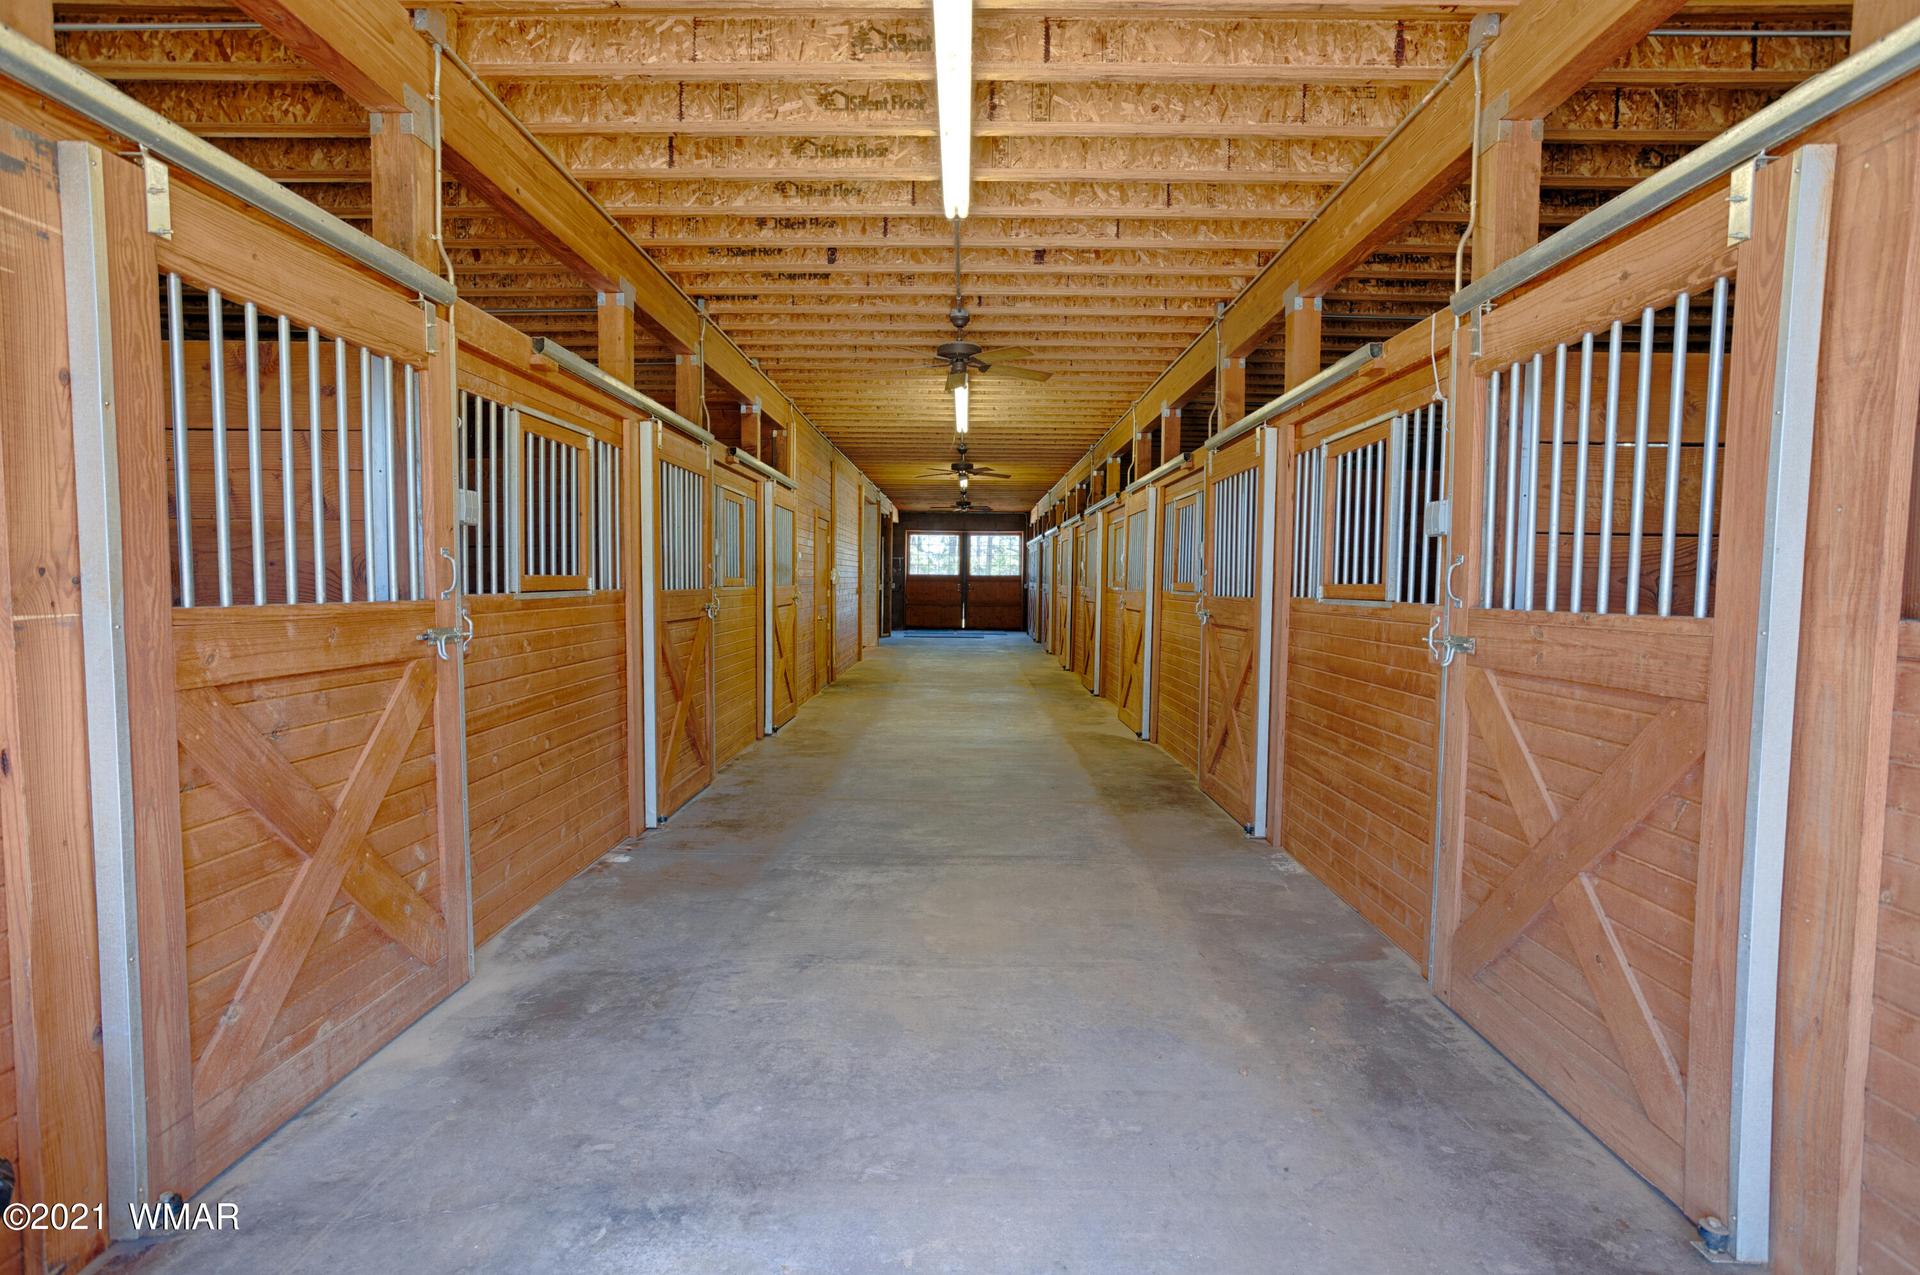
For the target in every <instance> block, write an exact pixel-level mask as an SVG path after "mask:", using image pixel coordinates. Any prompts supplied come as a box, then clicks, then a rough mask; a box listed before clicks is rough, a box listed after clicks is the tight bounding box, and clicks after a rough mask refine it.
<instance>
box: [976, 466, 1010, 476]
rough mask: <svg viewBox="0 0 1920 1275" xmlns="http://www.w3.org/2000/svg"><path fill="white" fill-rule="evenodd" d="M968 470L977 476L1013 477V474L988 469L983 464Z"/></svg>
mask: <svg viewBox="0 0 1920 1275" xmlns="http://www.w3.org/2000/svg"><path fill="white" fill-rule="evenodd" d="M967 472H968V473H970V474H972V475H973V476H974V477H975V478H1011V477H1013V475H1012V474H1003V473H1001V472H1000V471H999V470H997V469H988V468H986V467H985V466H981V467H980V468H978V469H970V470H968V471H967Z"/></svg>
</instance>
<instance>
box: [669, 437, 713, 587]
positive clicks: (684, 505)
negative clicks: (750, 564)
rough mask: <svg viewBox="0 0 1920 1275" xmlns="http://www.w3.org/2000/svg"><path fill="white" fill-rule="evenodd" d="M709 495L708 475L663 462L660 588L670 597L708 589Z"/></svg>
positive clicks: (670, 462)
mask: <svg viewBox="0 0 1920 1275" xmlns="http://www.w3.org/2000/svg"><path fill="white" fill-rule="evenodd" d="M706 495H707V478H706V475H705V474H697V473H695V472H694V471H692V470H691V469H684V468H682V467H681V466H679V465H676V464H674V463H673V462H672V461H670V460H663V461H661V462H660V587H661V589H663V590H665V591H667V592H669V593H673V592H679V591H683V590H687V589H699V588H703V587H704V586H705V585H706V572H705V567H704V566H703V564H702V562H701V559H702V558H703V557H704V556H705V555H704V552H703V550H702V541H703V540H704V539H705V533H706V507H707V500H706Z"/></svg>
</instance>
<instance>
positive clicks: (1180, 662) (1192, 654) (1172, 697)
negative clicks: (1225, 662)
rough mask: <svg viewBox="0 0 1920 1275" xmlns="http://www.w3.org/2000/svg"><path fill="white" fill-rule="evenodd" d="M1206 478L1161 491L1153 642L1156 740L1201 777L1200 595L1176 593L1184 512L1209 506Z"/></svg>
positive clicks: (1192, 476) (1186, 478)
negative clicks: (1188, 506)
mask: <svg viewBox="0 0 1920 1275" xmlns="http://www.w3.org/2000/svg"><path fill="white" fill-rule="evenodd" d="M1204 478H1205V476H1204V474H1201V473H1198V472H1194V473H1188V474H1185V475H1183V476H1180V477H1178V478H1177V479H1175V480H1173V481H1169V482H1167V483H1166V484H1165V485H1164V487H1163V490H1162V499H1161V509H1162V510H1163V512H1162V514H1161V519H1160V528H1161V530H1160V535H1159V537H1158V539H1159V542H1160V543H1159V544H1158V545H1157V546H1156V547H1155V550H1154V564H1155V575H1156V577H1157V578H1156V580H1155V581H1154V585H1153V587H1155V588H1157V589H1159V590H1160V599H1159V606H1158V611H1159V620H1158V623H1157V625H1156V627H1157V628H1158V630H1159V632H1158V633H1157V634H1156V635H1155V638H1154V672H1153V695H1154V710H1153V739H1154V742H1155V743H1157V744H1159V745H1160V747H1161V748H1163V749H1165V750H1166V752H1167V753H1168V755H1170V756H1171V757H1172V758H1173V759H1174V760H1175V761H1177V762H1179V763H1180V764H1181V765H1182V766H1184V767H1186V768H1187V770H1188V771H1189V772H1191V773H1197V771H1198V768H1199V760H1200V614H1199V610H1198V608H1197V604H1198V602H1199V592H1198V590H1197V589H1195V588H1190V587H1179V588H1176V587H1174V585H1173V583H1172V580H1173V576H1172V566H1171V560H1172V558H1173V555H1174V553H1175V549H1176V545H1175V537H1176V535H1177V534H1178V520H1179V510H1180V507H1181V505H1182V503H1183V502H1186V501H1188V500H1189V499H1191V500H1192V501H1194V502H1197V503H1199V504H1201V505H1202V506H1204V503H1205V497H1204V495H1203V494H1202V491H1201V488H1202V484H1203V482H1204Z"/></svg>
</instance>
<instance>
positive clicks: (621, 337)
mask: <svg viewBox="0 0 1920 1275" xmlns="http://www.w3.org/2000/svg"><path fill="white" fill-rule="evenodd" d="M597 304H598V307H599V316H598V321H599V331H600V348H599V355H600V370H601V371H602V372H605V373H606V374H607V375H608V376H611V377H612V378H613V379H614V380H616V381H618V382H620V383H621V384H622V385H632V384H633V296H632V294H631V293H629V292H627V291H626V290H625V289H622V290H621V291H619V292H602V293H600V294H599V295H598V297H597Z"/></svg>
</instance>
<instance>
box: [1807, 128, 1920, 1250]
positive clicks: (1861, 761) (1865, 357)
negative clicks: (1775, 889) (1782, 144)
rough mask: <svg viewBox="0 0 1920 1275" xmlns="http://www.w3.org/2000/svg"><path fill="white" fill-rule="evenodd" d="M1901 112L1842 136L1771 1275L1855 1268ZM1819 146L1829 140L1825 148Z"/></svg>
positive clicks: (1886, 664) (1909, 292)
mask: <svg viewBox="0 0 1920 1275" xmlns="http://www.w3.org/2000/svg"><path fill="white" fill-rule="evenodd" d="M1911 101H1912V99H1911V97H1907V96H1905V95H1900V94H1894V95H1892V98H1891V99H1889V102H1888V104H1887V105H1886V106H1882V107H1881V108H1879V109H1877V110H1873V111H1871V112H1870V113H1867V114H1865V115H1863V116H1862V117H1861V118H1859V119H1857V120H1853V121H1849V122H1848V123H1847V124H1845V125H1843V126H1842V127H1841V128H1839V129H1838V130H1836V132H1837V134H1838V136H1837V138H1836V140H1837V141H1838V142H1839V162H1838V166H1837V171H1836V173H1835V178H1834V203H1833V223H1832V231H1831V237H1830V241H1829V249H1828V256H1827V281H1826V305H1825V311H1824V318H1823V331H1822V335H1821V342H1820V360H1819V367H1818V384H1819V403H1818V406H1817V408H1816V427H1815V430H1814V441H1813V448H1814V451H1813V458H1812V463H1811V466H1810V474H1811V491H1810V493H1809V500H1808V507H1809V511H1810V516H1809V526H1808V530H1807V552H1806V574H1805V586H1804V593H1803V595H1802V598H1801V636H1800V662H1799V672H1798V688H1799V689H1798V692H1797V697H1796V698H1797V704H1796V712H1795V722H1794V731H1793V759H1794V768H1793V777H1792V780H1791V783H1790V786H1789V789H1788V805H1787V858H1786V879H1785V884H1784V890H1783V899H1782V904H1781V936H1780V939H1781V941H1780V991H1779V1006H1778V1023H1779V1037H1778V1043H1779V1052H1778V1055H1777V1059H1776V1072H1775V1083H1774V1094H1775V1098H1774V1115H1773V1119H1774V1141H1773V1150H1774V1161H1773V1264H1774V1269H1776V1270H1781V1271H1795V1272H1818V1273H1819V1275H1841V1273H1842V1272H1845V1273H1846V1275H1852V1272H1854V1271H1855V1270H1856V1269H1858V1265H1859V1240H1860V1196H1861V1160H1862V1144H1863V1141H1864V1125H1865V1119H1866V1094H1865V1082H1866V1072H1867V1057H1868V1052H1869V1048H1870V1042H1869V1035H1868V1033H1869V1029H1870V1027H1871V1022H1872V1008H1873V1006H1872V994H1873V973H1874V956H1875V954H1874V945H1875V940H1876V936H1877V933H1878V922H1879V892H1880V886H1881V880H1880V869H1881V855H1882V850H1883V849H1884V845H1885V837H1886V816H1887V765H1888V757H1889V754H1890V749H1891V735H1892V723H1893V694H1894V655H1895V649H1896V641H1897V638H1898V632H1899V623H1900V594H1901V577H1902V572H1903V570H1904V566H1905V560H1904V556H1903V555H1902V554H1900V553H1898V552H1893V551H1891V550H1892V547H1893V546H1897V545H1902V544H1904V543H1905V540H1906V535H1907V520H1908V516H1909V513H1910V511H1909V508H1908V499H1909V491H1910V486H1909V484H1910V482H1911V477H1912V473H1913V463H1914V422H1915V420H1916V417H1920V132H1917V131H1916V130H1915V126H1914V121H1913V118H1912V114H1911ZM1821 140H1825V139H1824V138H1823V139H1821Z"/></svg>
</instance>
